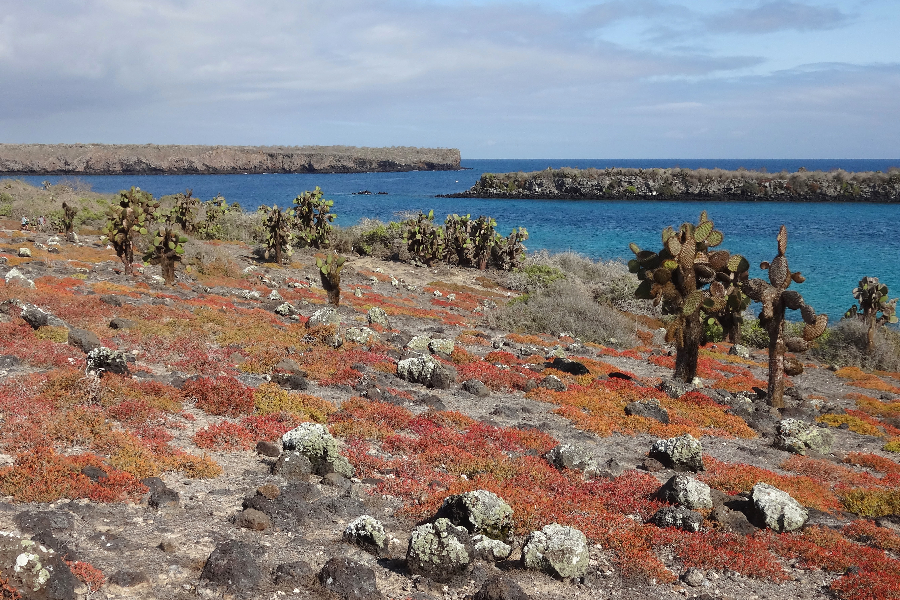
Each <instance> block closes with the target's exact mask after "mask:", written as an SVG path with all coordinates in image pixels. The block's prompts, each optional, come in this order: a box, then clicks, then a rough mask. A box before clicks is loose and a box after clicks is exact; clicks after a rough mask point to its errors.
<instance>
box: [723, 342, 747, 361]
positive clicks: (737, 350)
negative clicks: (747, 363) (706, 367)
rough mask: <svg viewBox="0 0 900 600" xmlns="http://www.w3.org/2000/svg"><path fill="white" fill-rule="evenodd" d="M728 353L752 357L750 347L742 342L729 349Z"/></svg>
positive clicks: (740, 356) (741, 356)
mask: <svg viewBox="0 0 900 600" xmlns="http://www.w3.org/2000/svg"><path fill="white" fill-rule="evenodd" d="M728 354H730V355H731V356H737V357H739V358H750V348H748V347H747V346H742V345H741V344H734V345H733V346H732V347H731V349H730V350H728Z"/></svg>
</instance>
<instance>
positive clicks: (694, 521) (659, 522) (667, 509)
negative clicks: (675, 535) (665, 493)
mask: <svg viewBox="0 0 900 600" xmlns="http://www.w3.org/2000/svg"><path fill="white" fill-rule="evenodd" d="M650 522H651V523H653V524H654V525H656V526H657V527H660V528H662V527H674V528H676V529H681V530H683V531H690V532H694V533H696V532H698V531H700V526H701V525H702V524H703V515H701V514H700V513H698V512H694V511H692V510H689V509H687V508H685V507H683V506H663V507H662V508H660V509H659V510H658V511H656V513H655V514H654V515H653V516H652V517H650Z"/></svg>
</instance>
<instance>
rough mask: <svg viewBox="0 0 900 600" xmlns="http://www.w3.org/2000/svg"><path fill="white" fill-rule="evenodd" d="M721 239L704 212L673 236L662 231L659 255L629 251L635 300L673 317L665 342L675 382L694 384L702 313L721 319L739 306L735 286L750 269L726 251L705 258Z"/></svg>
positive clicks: (668, 232)
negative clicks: (672, 346) (671, 354)
mask: <svg viewBox="0 0 900 600" xmlns="http://www.w3.org/2000/svg"><path fill="white" fill-rule="evenodd" d="M723 239H724V235H723V234H722V232H720V231H718V230H717V229H714V224H713V222H712V221H711V220H709V218H708V216H707V214H706V211H703V212H702V213H701V214H700V221H699V223H698V224H697V225H694V224H692V223H683V224H682V225H681V227H680V228H679V230H678V231H677V232H676V231H675V230H674V229H672V228H671V227H667V228H666V229H664V230H663V232H662V244H663V247H662V249H661V250H660V251H659V252H653V251H651V250H641V249H640V247H638V246H637V244H631V245H630V248H631V250H632V252H634V255H635V258H634V259H632V260H631V261H629V262H628V268H629V270H630V271H631V272H632V273H635V274H637V276H638V279H639V280H640V282H641V283H640V285H638V288H637V290H635V296H636V297H638V298H642V299H647V300H649V299H652V300H653V301H654V304H656V305H658V306H661V307H662V310H663V313H664V314H668V315H673V316H674V317H675V319H673V320H672V321H671V323H670V324H669V326H668V328H667V330H666V341H668V342H669V343H673V344H675V350H676V356H675V378H676V379H679V380H681V381H685V382H690V381H693V379H694V377H696V375H697V359H698V356H699V350H700V342H701V340H702V338H703V322H702V319H701V313H705V314H707V315H717V316H718V315H724V314H726V313H728V312H729V311H733V310H735V309H736V308H735V307H736V305H737V306H739V305H740V303H741V301H740V295H739V294H740V290H739V289H738V284H739V282H740V281H742V280H744V279H746V277H747V275H746V272H747V270H748V269H749V264H748V263H747V261H746V259H744V257H742V256H740V255H739V254H734V255H732V254H731V253H729V252H728V251H727V250H718V251H713V252H710V248H714V247H716V246H718V245H720V244H721V243H722V241H723Z"/></svg>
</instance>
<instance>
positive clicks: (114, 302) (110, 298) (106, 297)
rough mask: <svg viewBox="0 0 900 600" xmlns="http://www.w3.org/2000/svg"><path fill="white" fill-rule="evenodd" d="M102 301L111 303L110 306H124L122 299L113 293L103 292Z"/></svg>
mask: <svg viewBox="0 0 900 600" xmlns="http://www.w3.org/2000/svg"><path fill="white" fill-rule="evenodd" d="M100 302H103V303H104V304H109V305H110V306H122V299H121V298H119V297H118V296H114V295H112V294H103V295H102V296H100Z"/></svg>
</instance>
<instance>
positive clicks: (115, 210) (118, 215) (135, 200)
mask: <svg viewBox="0 0 900 600" xmlns="http://www.w3.org/2000/svg"><path fill="white" fill-rule="evenodd" d="M116 199H117V201H118V203H117V204H114V205H113V206H110V207H109V214H108V220H107V222H106V226H105V227H104V228H103V233H105V234H106V236H107V237H108V238H109V243H110V244H112V247H113V248H114V249H115V251H116V254H117V255H118V257H119V259H120V260H121V261H122V263H123V264H124V265H125V273H126V274H127V275H131V274H132V272H133V271H132V263H134V240H135V238H137V237H138V236H140V235H146V233H147V226H148V225H150V223H151V222H152V221H153V215H154V212H155V211H156V210H157V209H158V208H159V202H157V201H155V200H154V199H153V196H152V195H150V194H149V193H147V192H144V191H141V188H136V187H132V188H131V189H130V190H128V191H125V190H122V191H121V192H119V195H118V196H117V198H116Z"/></svg>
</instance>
